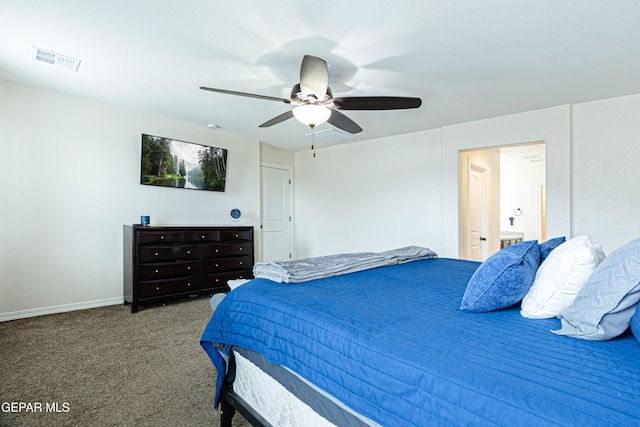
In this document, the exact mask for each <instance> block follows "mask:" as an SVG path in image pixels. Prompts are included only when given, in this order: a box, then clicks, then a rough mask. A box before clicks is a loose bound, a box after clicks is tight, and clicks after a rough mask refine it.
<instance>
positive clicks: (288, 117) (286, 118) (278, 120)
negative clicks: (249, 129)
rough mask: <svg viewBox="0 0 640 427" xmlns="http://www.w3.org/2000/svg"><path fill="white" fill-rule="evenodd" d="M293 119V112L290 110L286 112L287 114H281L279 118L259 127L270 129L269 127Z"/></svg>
mask: <svg viewBox="0 0 640 427" xmlns="http://www.w3.org/2000/svg"><path fill="white" fill-rule="evenodd" d="M292 117H293V111H292V110H289V111H286V112H284V113H282V114H280V115H279V116H276V117H274V118H273V119H271V120H267V121H266V122H264V123H263V124H261V125H260V126H258V127H261V128H268V127H269V126H273V125H277V124H278V123H281V122H284V121H285V120H288V119H290V118H292Z"/></svg>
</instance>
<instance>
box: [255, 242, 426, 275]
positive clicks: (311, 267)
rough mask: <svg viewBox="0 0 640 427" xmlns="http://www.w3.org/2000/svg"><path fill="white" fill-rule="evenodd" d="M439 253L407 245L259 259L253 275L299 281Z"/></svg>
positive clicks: (412, 259)
mask: <svg viewBox="0 0 640 427" xmlns="http://www.w3.org/2000/svg"><path fill="white" fill-rule="evenodd" d="M437 256H438V254H436V253H435V252H433V251H432V250H431V249H428V248H423V247H420V246H407V247H404V248H399V249H392V250H389V251H384V252H354V253H348V254H337V255H326V256H320V257H314V258H306V259H301V260H294V261H282V262H259V263H257V264H256V265H254V266H253V275H254V277H256V278H262V279H270V280H273V281H274V282H279V283H299V282H306V281H308V280H314V279H323V278H326V277H332V276H338V275H341V274H347V273H354V272H356V271H362V270H367V269H370V268H376V267H383V266H387V265H395V264H402V263H405V262H410V261H417V260H421V259H427V258H435V257H437Z"/></svg>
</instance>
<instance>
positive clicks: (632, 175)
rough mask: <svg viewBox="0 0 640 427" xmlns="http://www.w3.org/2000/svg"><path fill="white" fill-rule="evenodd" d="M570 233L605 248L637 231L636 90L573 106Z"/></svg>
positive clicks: (639, 151)
mask: <svg viewBox="0 0 640 427" xmlns="http://www.w3.org/2000/svg"><path fill="white" fill-rule="evenodd" d="M573 152H574V155H573V209H574V212H575V215H574V221H573V223H574V233H575V235H583V234H589V235H591V236H592V238H593V240H594V241H595V242H599V243H601V244H602V246H603V249H604V251H605V253H607V254H609V253H611V252H612V251H613V250H615V249H616V248H617V247H619V246H621V245H623V244H625V243H627V242H628V241H629V240H631V238H633V237H640V219H639V218H640V215H639V213H640V95H632V96H625V97H620V98H613V99H608V100H603V101H597V102H588V103H584V104H577V105H575V106H574V109H573Z"/></svg>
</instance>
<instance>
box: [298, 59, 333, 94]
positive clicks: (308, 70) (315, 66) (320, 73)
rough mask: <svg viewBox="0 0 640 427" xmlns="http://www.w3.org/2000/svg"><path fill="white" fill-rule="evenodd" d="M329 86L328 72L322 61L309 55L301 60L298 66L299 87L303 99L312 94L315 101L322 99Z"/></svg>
mask: <svg viewBox="0 0 640 427" xmlns="http://www.w3.org/2000/svg"><path fill="white" fill-rule="evenodd" d="M328 85H329V70H328V68H327V63H326V62H325V61H324V59H320V58H317V57H315V56H311V55H305V56H304V58H302V65H301V66H300V86H302V93H303V95H305V97H306V96H307V95H309V94H311V93H312V94H314V95H315V96H316V98H317V99H320V100H322V99H324V96H325V94H326V93H327V86H328Z"/></svg>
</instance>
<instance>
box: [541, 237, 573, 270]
mask: <svg viewBox="0 0 640 427" xmlns="http://www.w3.org/2000/svg"><path fill="white" fill-rule="evenodd" d="M566 241H567V239H566V238H565V237H564V236H562V237H555V238H553V239H549V240H547V241H546V242H544V243H540V264H542V263H543V261H544V260H545V259H547V257H548V256H549V254H550V253H551V251H552V250H554V249H555V248H557V247H558V246H560V245H561V244H563V243H564V242H566Z"/></svg>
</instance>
